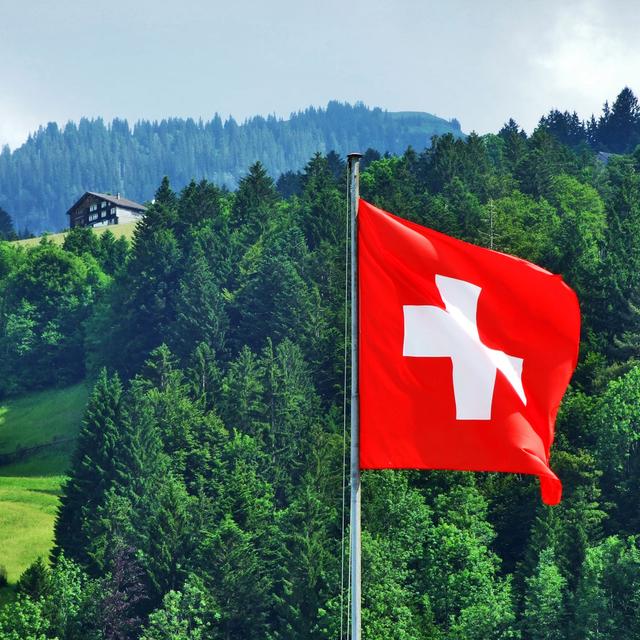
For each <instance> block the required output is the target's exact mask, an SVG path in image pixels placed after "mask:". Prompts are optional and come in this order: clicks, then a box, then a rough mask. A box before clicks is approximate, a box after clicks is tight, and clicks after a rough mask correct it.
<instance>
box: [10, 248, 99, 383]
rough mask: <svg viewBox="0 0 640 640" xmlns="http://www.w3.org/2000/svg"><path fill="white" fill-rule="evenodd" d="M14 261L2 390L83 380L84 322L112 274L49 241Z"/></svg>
mask: <svg viewBox="0 0 640 640" xmlns="http://www.w3.org/2000/svg"><path fill="white" fill-rule="evenodd" d="M9 255H10V254H9ZM9 255H8V256H7V257H9ZM11 262H12V264H11ZM11 262H10V263H9V264H7V271H6V273H5V276H4V278H3V279H2V287H1V289H2V298H3V305H2V310H1V312H0V353H1V354H2V358H1V359H0V376H1V378H0V379H1V382H0V394H2V395H7V394H15V393H19V392H22V391H25V390H30V389H41V388H46V387H49V386H52V385H64V384H70V383H73V382H76V381H78V380H80V379H81V378H82V377H83V376H84V373H85V368H84V339H85V328H84V322H85V320H86V319H87V316H88V314H89V309H90V307H91V306H92V305H93V304H94V303H95V302H96V301H97V300H99V299H100V296H101V292H102V290H103V289H104V287H106V285H107V283H108V278H107V277H106V276H105V274H104V273H103V272H102V270H101V269H100V267H99V265H98V264H97V262H96V261H95V259H94V258H93V257H92V256H91V255H89V254H84V255H82V256H81V257H80V256H76V255H73V254H72V253H70V252H67V251H65V250H64V249H61V248H60V247H57V246H56V245H54V244H52V243H50V242H47V241H46V240H43V241H42V242H41V243H40V244H39V245H38V246H37V247H36V248H34V249H32V250H30V251H28V252H26V254H22V253H21V252H19V251H16V252H15V254H14V256H12V260H11Z"/></svg>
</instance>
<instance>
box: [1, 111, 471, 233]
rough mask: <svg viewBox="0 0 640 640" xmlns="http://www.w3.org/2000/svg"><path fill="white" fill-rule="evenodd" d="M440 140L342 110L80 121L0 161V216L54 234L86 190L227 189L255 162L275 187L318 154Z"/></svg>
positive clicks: (422, 116) (408, 124)
mask: <svg viewBox="0 0 640 640" xmlns="http://www.w3.org/2000/svg"><path fill="white" fill-rule="evenodd" d="M445 133H452V134H453V135H455V136H457V137H460V136H463V133H462V131H461V129H460V123H459V122H458V121H457V120H455V119H453V120H444V119H442V118H438V117H436V116H434V115H431V114H429V113H421V112H396V113H392V112H387V111H383V110H382V109H379V108H375V109H369V108H368V107H365V106H364V105H362V104H356V105H349V104H342V103H339V102H330V103H329V104H328V105H327V108H326V109H315V108H309V109H306V110H305V111H301V112H298V113H296V114H293V115H292V116H291V117H290V118H289V120H282V119H279V118H276V117H273V116H270V117H268V118H263V117H254V118H251V119H249V120H247V121H246V122H245V123H244V124H238V123H237V122H236V121H235V120H234V119H233V118H230V119H229V120H227V121H225V122H223V121H222V119H221V118H220V117H219V116H218V115H216V116H215V117H214V118H213V119H212V120H209V121H207V122H203V121H196V120H193V119H191V118H188V119H186V120H185V119H180V118H171V119H169V120H162V121H161V122H149V121H144V120H143V121H140V122H137V123H136V124H135V125H134V126H133V128H132V127H130V126H129V124H128V122H127V121H126V120H118V119H116V120H113V121H112V122H111V123H105V122H104V121H103V120H102V119H96V120H88V119H82V120H81V121H80V123H79V124H75V123H68V124H67V125H66V126H65V127H64V128H60V127H59V126H58V125H57V124H55V123H50V124H48V125H47V126H46V127H42V128H40V129H39V130H38V132H37V133H35V134H33V135H32V136H30V137H29V139H28V140H27V142H26V143H25V144H24V145H23V146H22V147H20V148H19V149H16V150H14V151H13V152H12V151H10V150H9V149H8V148H7V147H5V149H4V150H3V151H2V153H0V207H2V208H4V209H6V211H8V212H9V213H10V214H11V216H12V218H13V220H14V224H15V227H16V228H17V229H18V230H24V229H29V230H30V231H32V232H36V233H40V232H42V231H46V230H49V231H56V230H59V229H61V228H64V227H65V226H67V220H66V215H65V212H66V211H67V209H68V208H69V207H70V206H71V205H72V204H73V202H75V200H76V199H77V198H78V196H79V195H80V194H81V193H83V192H84V191H89V190H90V191H100V192H110V193H117V192H121V193H123V194H125V195H126V197H127V198H131V199H132V200H136V201H139V202H144V201H145V200H149V199H150V198H152V197H153V194H154V192H155V190H156V188H157V187H158V185H159V183H160V180H161V179H162V177H163V176H164V175H168V176H169V177H170V179H171V182H172V184H173V186H174V187H177V188H181V187H182V186H184V185H185V184H187V183H188V182H189V181H190V180H191V179H192V178H195V179H196V180H199V179H201V178H207V179H209V180H211V181H213V182H215V183H217V184H218V185H221V186H222V185H226V186H227V187H229V188H234V187H235V186H236V184H237V181H238V179H239V178H241V177H242V175H243V174H244V173H246V171H247V169H248V167H249V166H250V165H251V164H252V163H253V162H255V161H256V160H260V161H261V162H262V163H263V164H264V165H265V167H266V168H267V170H268V171H269V173H270V174H271V175H272V176H273V177H274V178H277V177H278V176H279V175H280V174H282V173H284V172H286V171H289V170H298V169H301V168H302V167H304V165H305V164H306V162H307V161H308V160H309V158H310V157H311V156H312V155H313V154H314V153H315V152H316V151H321V152H323V153H326V152H328V151H331V150H334V151H336V152H338V153H340V154H342V155H344V154H346V153H347V152H349V151H353V150H362V151H364V150H366V149H367V148H373V149H376V150H377V151H380V152H385V151H388V152H390V153H402V152H403V151H404V150H405V149H406V148H407V147H408V146H409V145H411V146H413V147H415V148H417V149H423V148H424V147H427V146H429V144H430V140H431V137H432V136H433V135H442V134H445Z"/></svg>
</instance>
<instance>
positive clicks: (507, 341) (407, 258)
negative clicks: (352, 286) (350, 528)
mask: <svg viewBox="0 0 640 640" xmlns="http://www.w3.org/2000/svg"><path fill="white" fill-rule="evenodd" d="M358 237H359V241H358V251H359V291H360V354H359V355H360V466H361V468H364V469H367V468H369V469H381V468H421V469H458V470H474V471H510V472H517V473H530V474H535V475H537V476H539V477H540V480H541V487H542V497H543V500H544V501H545V502H546V503H548V504H555V503H557V502H558V501H559V500H560V496H561V490H562V487H561V484H560V481H559V480H558V478H557V477H556V476H555V475H554V474H553V472H552V471H551V469H550V468H549V450H550V447H551V444H552V442H553V431H554V423H555V417H556V414H557V411H558V408H559V405H560V401H561V399H562V396H563V394H564V391H565V389H566V387H567V385H568V383H569V379H570V377H571V375H572V373H573V370H574V369H575V365H576V362H577V356H578V344H579V334H580V313H579V308H578V303H577V299H576V297H575V294H574V293H573V291H571V289H569V287H567V286H566V285H565V284H564V283H563V282H562V279H561V278H560V277H559V276H555V275H553V274H551V273H549V272H547V271H545V270H544V269H541V268H540V267H537V266H535V265H533V264H531V263H529V262H526V261H524V260H521V259H519V258H515V257H513V256H508V255H505V254H501V253H498V252H495V251H490V250H488V249H483V248H480V247H476V246H474V245H470V244H468V243H465V242H461V241H459V240H455V239H454V238H450V237H448V236H445V235H443V234H441V233H438V232H436V231H432V230H430V229H426V228H424V227H421V226H419V225H417V224H414V223H411V222H408V221H406V220H403V219H401V218H397V217H396V216H393V215H391V214H389V213H386V212H384V211H382V210H380V209H377V208H375V207H373V206H372V205H370V204H368V203H366V202H364V201H360V206H359V213H358Z"/></svg>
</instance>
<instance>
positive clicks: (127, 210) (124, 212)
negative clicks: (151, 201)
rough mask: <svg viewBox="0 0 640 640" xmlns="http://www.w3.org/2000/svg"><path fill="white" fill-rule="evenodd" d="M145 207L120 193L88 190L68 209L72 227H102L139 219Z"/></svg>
mask: <svg viewBox="0 0 640 640" xmlns="http://www.w3.org/2000/svg"><path fill="white" fill-rule="evenodd" d="M144 212H145V207H144V206H143V205H141V204H139V203H137V202H134V201H133V200H127V198H123V197H122V196H120V194H117V195H115V196H114V195H111V194H108V193H96V192H94V191H87V192H86V193H85V194H84V195H83V196H81V197H80V199H79V200H78V201H77V202H76V203H75V204H74V205H73V206H72V207H71V208H70V209H69V211H67V215H68V216H69V226H70V227H102V226H105V225H108V224H123V223H125V222H134V221H136V220H139V219H140V218H141V217H142V215H143V214H144Z"/></svg>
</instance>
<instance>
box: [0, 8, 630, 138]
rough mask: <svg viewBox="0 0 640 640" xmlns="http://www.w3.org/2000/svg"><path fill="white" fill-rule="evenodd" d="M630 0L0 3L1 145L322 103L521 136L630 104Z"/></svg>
mask: <svg viewBox="0 0 640 640" xmlns="http://www.w3.org/2000/svg"><path fill="white" fill-rule="evenodd" d="M638 33H640V11H639V10H638V5H637V2H636V0H562V1H560V0H510V1H507V0H483V1H478V0H446V1H445V0H437V1H436V0H350V1H345V0H322V1H318V0H313V1H310V0H297V1H293V0H269V1H268V2H267V1H265V0H254V1H252V2H251V1H248V0H226V1H225V2H220V1H219V0H181V1H180V2H176V1H175V0H171V1H169V0H109V1H108V2H107V1H105V0H55V1H52V0H21V1H20V2H16V1H15V0H0V146H2V145H3V144H9V145H10V146H11V147H12V148H16V147H17V146H19V145H20V144H22V143H23V142H24V140H25V139H26V137H27V136H28V134H29V132H32V131H34V130H36V129H37V128H38V126H40V125H46V123H47V122H51V121H55V122H58V123H60V124H64V123H66V122H67V121H69V120H75V121H77V120H78V119H80V118H81V117H83V116H86V117H97V116H101V117H103V118H105V119H106V120H111V119H112V118H114V117H123V118H127V119H128V120H129V121H130V122H135V121H136V120H138V119H151V120H154V119H160V118H164V117H171V116H178V117H194V118H200V117H202V118H205V119H207V118H210V117H211V116H212V115H213V114H214V113H216V112H217V113H219V114H220V115H221V116H222V117H223V118H226V117H228V116H230V115H232V116H233V117H234V118H236V120H238V121H240V122H241V121H243V120H244V119H245V118H247V117H250V116H252V115H257V114H260V115H268V114H275V115H277V116H281V117H288V115H289V114H290V113H292V112H295V111H298V110H300V109H304V108H305V107H307V106H309V105H314V106H325V105H326V103H327V102H328V101H329V100H341V101H348V102H355V101H362V102H364V103H365V104H367V105H369V106H379V107H382V108H384V109H388V110H389V111H427V112H429V113H434V114H436V115H438V116H441V117H444V118H447V119H449V118H454V117H455V118H458V120H460V122H461V124H462V128H463V130H464V131H466V132H469V131H472V130H474V131H477V132H478V133H487V132H496V131H497V130H499V129H500V127H501V126H502V124H503V123H504V122H505V121H506V120H508V119H509V118H510V117H513V118H514V119H515V120H516V121H517V122H518V123H519V124H520V125H521V126H523V127H524V128H525V129H526V130H527V131H531V130H532V129H533V128H534V127H535V125H536V123H537V121H538V120H539V118H540V116H541V115H543V114H544V113H547V112H548V111H549V110H550V109H552V108H558V109H561V110H565V109H569V110H571V111H573V110H576V111H577V112H578V114H579V115H580V116H581V117H589V116H590V115H591V114H592V113H596V114H597V113H599V112H600V111H601V109H602V105H603V103H604V101H605V100H607V99H608V100H609V101H610V102H611V101H612V100H613V99H614V98H615V96H616V95H617V94H618V93H619V91H620V90H621V89H622V88H623V87H624V86H630V87H631V88H632V89H633V90H634V91H635V92H636V94H640V38H638V37H637V34H638Z"/></svg>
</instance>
